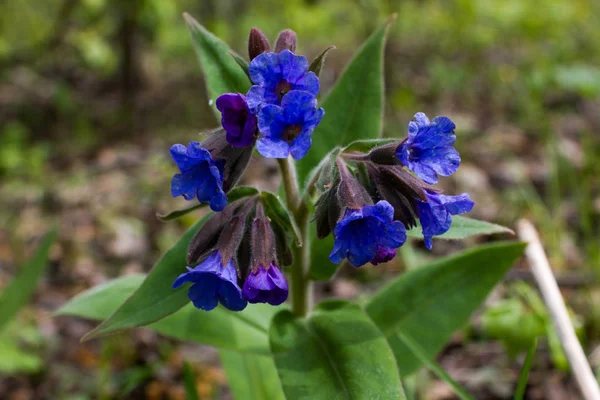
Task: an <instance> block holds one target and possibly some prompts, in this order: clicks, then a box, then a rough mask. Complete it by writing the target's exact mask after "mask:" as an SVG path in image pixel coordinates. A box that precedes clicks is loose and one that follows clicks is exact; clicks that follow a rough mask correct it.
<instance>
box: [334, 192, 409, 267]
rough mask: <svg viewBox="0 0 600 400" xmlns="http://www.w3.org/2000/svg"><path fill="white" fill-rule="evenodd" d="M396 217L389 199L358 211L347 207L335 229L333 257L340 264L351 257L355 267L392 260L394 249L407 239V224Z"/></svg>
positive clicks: (350, 259)
mask: <svg viewBox="0 0 600 400" xmlns="http://www.w3.org/2000/svg"><path fill="white" fill-rule="evenodd" d="M393 218H394V209H393V207H392V206H391V205H390V203H388V202H387V201H385V200H381V201H379V202H378V203H377V204H375V205H367V206H364V207H362V208H361V209H358V210H357V209H352V208H348V209H346V212H345V214H344V216H343V217H342V219H341V220H340V221H339V222H338V223H337V225H336V226H335V229H334V231H333V233H334V239H335V241H334V244H333V251H332V252H331V254H330V255H329V259H330V260H331V261H332V262H333V263H336V264H339V263H340V262H342V260H343V259H344V258H347V259H348V261H349V262H350V264H352V265H354V266H355V267H360V266H362V265H364V264H366V263H368V262H369V261H371V262H373V261H375V263H380V262H384V260H385V259H386V258H387V260H385V261H389V260H390V258H389V257H390V255H391V251H392V250H395V249H396V248H398V247H400V246H402V245H403V244H404V242H405V241H406V229H405V228H404V225H403V224H402V222H400V221H394V220H393Z"/></svg>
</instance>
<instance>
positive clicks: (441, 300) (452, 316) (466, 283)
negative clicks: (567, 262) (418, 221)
mask: <svg viewBox="0 0 600 400" xmlns="http://www.w3.org/2000/svg"><path fill="white" fill-rule="evenodd" d="M524 249H525V244H524V243H520V242H500V243H496V244H491V245H486V246H480V247H476V248H474V249H472V250H469V251H465V252H462V253H460V254H458V255H454V256H451V257H446V258H442V259H439V260H436V261H434V262H432V263H430V264H428V265H425V266H422V267H419V268H415V269H412V270H410V271H408V272H405V273H404V274H402V275H401V276H400V277H399V278H398V279H396V280H395V281H394V282H392V283H391V284H390V285H388V286H387V287H385V288H384V289H382V290H381V291H380V292H378V293H377V294H376V295H375V296H374V297H373V298H372V299H371V300H370V301H369V303H368V304H367V307H366V312H367V314H369V316H370V317H371V319H372V320H373V321H374V322H375V324H377V326H378V327H379V328H380V329H381V331H382V332H383V333H384V334H385V336H386V337H387V338H388V341H389V343H390V346H391V347H392V349H393V351H394V354H395V355H396V361H397V363H398V367H399V369H400V373H401V374H402V375H403V376H404V375H408V374H410V373H412V372H414V371H415V370H416V369H417V368H419V367H420V366H421V364H422V363H421V361H420V360H419V358H418V357H417V356H415V355H414V354H413V353H412V352H411V351H410V349H409V348H407V346H406V345H405V343H404V342H403V341H402V339H401V338H400V336H399V335H400V334H405V335H407V336H408V337H410V338H418V340H419V345H420V346H421V347H422V348H423V351H424V354H425V355H426V356H427V357H428V358H429V359H433V358H434V357H435V355H436V354H437V353H438V352H439V351H440V350H441V349H442V348H443V347H444V345H445V344H446V342H447V341H448V340H449V339H450V337H451V336H452V334H453V333H454V331H456V330H457V329H459V328H461V327H462V326H463V325H464V324H465V323H466V322H467V321H468V320H469V317H470V315H471V314H472V313H473V311H474V310H475V309H476V308H477V307H479V305H480V303H481V302H482V301H483V300H484V299H485V298H486V296H487V295H488V293H489V292H490V291H491V290H492V288H493V287H494V286H495V285H496V284H497V283H498V281H499V280H500V279H501V278H502V276H504V274H505V273H506V271H508V270H509V269H510V267H511V266H512V265H513V263H514V262H515V261H516V260H517V259H518V258H519V257H520V256H521V254H522V253H523V250H524Z"/></svg>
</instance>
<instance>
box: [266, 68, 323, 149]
mask: <svg viewBox="0 0 600 400" xmlns="http://www.w3.org/2000/svg"><path fill="white" fill-rule="evenodd" d="M259 57H260V56H259ZM257 58H258V57H257ZM323 115H325V111H324V110H323V108H319V109H317V100H316V99H315V97H314V96H313V95H311V94H310V93H308V92H303V91H300V90H292V91H291V92H289V93H287V94H286V95H285V96H283V99H282V100H281V106H277V105H274V104H268V105H266V106H264V107H263V108H262V109H261V110H260V113H259V114H258V129H259V131H260V133H261V135H262V136H261V137H260V138H259V139H258V141H257V143H256V149H257V150H258V152H259V153H260V154H262V155H263V156H264V157H268V158H286V157H287V156H288V155H289V154H290V153H291V154H292V157H294V158H295V159H296V160H299V159H301V158H302V157H304V156H305V155H306V153H307V152H308V149H310V146H311V144H312V139H311V135H312V132H313V130H314V129H315V127H316V126H317V125H318V124H319V122H321V118H323Z"/></svg>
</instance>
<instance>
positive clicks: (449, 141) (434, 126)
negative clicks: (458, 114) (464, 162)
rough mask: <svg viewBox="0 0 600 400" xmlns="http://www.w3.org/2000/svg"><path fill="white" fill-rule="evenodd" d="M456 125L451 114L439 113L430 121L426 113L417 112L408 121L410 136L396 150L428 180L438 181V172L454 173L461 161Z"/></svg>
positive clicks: (418, 174)
mask: <svg viewBox="0 0 600 400" xmlns="http://www.w3.org/2000/svg"><path fill="white" fill-rule="evenodd" d="M455 127H456V126H455V125H454V122H452V120H451V119H450V118H448V117H435V118H434V119H433V121H431V122H430V121H429V119H428V118H427V116H426V115H425V114H423V113H417V114H415V120H414V121H411V122H410V123H409V124H408V138H407V139H406V140H405V141H404V142H403V143H402V144H401V145H400V146H399V147H398V150H397V153H396V154H397V156H398V158H399V159H400V161H401V162H402V164H404V165H406V166H407V167H408V168H409V169H410V170H411V171H413V172H414V173H415V174H417V176H418V177H419V178H421V179H423V181H424V182H426V183H429V184H435V183H437V181H438V177H437V175H441V176H449V175H452V174H453V173H454V172H456V170H457V169H458V166H459V165H460V155H459V154H458V151H456V149H455V148H454V147H452V145H453V144H454V141H455V140H456V135H455V134H454V128H455ZM436 174H437V175H436Z"/></svg>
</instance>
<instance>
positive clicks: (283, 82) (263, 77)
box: [246, 50, 319, 114]
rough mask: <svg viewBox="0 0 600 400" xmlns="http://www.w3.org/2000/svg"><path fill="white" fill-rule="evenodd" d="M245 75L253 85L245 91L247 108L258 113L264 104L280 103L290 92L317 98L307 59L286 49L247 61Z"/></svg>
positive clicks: (316, 90) (313, 75)
mask: <svg viewBox="0 0 600 400" xmlns="http://www.w3.org/2000/svg"><path fill="white" fill-rule="evenodd" d="M248 74H249V75H250V79H251V80H252V83H254V86H252V87H251V88H250V90H249V91H248V94H247V95H246V96H247V99H248V106H249V107H250V110H251V111H252V112H253V113H255V114H256V113H258V111H260V108H261V107H262V106H264V105H265V104H280V103H281V101H282V99H283V97H284V96H285V95H286V94H287V93H288V92H290V91H292V90H302V91H305V92H308V93H310V94H311V95H313V96H316V95H317V94H318V93H319V78H318V77H317V75H315V73H314V72H308V60H307V59H306V57H304V56H297V55H295V54H294V53H292V52H291V51H289V50H283V51H282V52H281V53H278V54H276V53H263V54H261V55H259V56H257V57H256V58H255V59H253V60H252V61H251V62H250V66H249V67H248Z"/></svg>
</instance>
